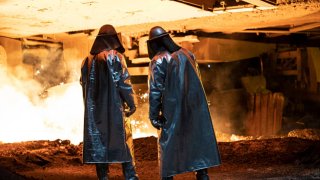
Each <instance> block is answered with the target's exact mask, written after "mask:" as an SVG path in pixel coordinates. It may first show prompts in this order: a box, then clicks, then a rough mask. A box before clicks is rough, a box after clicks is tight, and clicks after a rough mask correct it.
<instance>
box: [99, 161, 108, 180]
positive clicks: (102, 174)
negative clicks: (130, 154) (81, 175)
mask: <svg viewBox="0 0 320 180" xmlns="http://www.w3.org/2000/svg"><path fill="white" fill-rule="evenodd" d="M108 168H109V167H108V164H106V163H97V164H96V172H97V176H98V179H99V180H108V172H109V170H108Z"/></svg>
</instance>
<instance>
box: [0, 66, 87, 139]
mask: <svg viewBox="0 0 320 180" xmlns="http://www.w3.org/2000/svg"><path fill="white" fill-rule="evenodd" d="M26 66H27V65H23V66H17V67H15V68H12V69H5V68H3V67H2V68H0V98H1V101H0V107H1V109H0V120H1V125H0V141H1V142H19V141H29V140H41V139H43V140H55V139H69V140H71V142H72V143H79V142H81V141H82V133H83V101H82V92H81V86H80V84H79V82H74V83H68V84H64V83H60V84H59V85H57V86H52V87H49V88H48V86H47V87H46V88H45V87H44V84H43V81H39V78H34V76H33V75H32V74H31V75H30V71H28V70H27V68H26ZM40 75H41V73H40V74H39V76H40ZM51 76H52V77H53V78H55V77H56V76H54V75H52V74H50V75H48V76H47V78H49V77H51ZM46 81H47V82H50V78H49V79H46Z"/></svg>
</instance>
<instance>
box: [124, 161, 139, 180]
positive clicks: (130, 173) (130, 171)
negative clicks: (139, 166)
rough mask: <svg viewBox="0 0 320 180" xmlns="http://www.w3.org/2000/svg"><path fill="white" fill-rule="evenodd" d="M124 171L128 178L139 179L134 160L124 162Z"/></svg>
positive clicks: (129, 179) (128, 179)
mask: <svg viewBox="0 0 320 180" xmlns="http://www.w3.org/2000/svg"><path fill="white" fill-rule="evenodd" d="M122 172H123V175H124V177H125V179H126V180H139V178H138V175H137V173H136V170H135V167H134V165H133V163H132V161H131V162H124V163H122Z"/></svg>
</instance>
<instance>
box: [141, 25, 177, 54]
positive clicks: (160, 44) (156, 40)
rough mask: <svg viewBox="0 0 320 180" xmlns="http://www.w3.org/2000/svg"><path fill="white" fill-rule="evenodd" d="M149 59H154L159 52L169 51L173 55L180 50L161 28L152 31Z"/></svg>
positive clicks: (150, 34) (149, 42) (149, 41)
mask: <svg viewBox="0 0 320 180" xmlns="http://www.w3.org/2000/svg"><path fill="white" fill-rule="evenodd" d="M147 45H148V54H149V58H150V59H152V58H153V57H154V56H155V55H156V54H157V53H158V52H160V51H164V50H167V51H169V52H170V53H173V52H175V51H177V50H179V49H180V46H178V45H177V44H176V43H175V42H174V41H173V40H172V38H171V37H170V35H169V34H168V33H167V32H166V31H165V30H164V29H163V28H162V27H160V26H155V27H153V28H151V29H150V32H149V40H148V41H147Z"/></svg>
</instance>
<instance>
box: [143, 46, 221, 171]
mask: <svg viewBox="0 0 320 180" xmlns="http://www.w3.org/2000/svg"><path fill="white" fill-rule="evenodd" d="M149 90H150V94H149V101H150V111H149V117H150V119H156V118H157V117H158V116H159V114H161V113H162V115H163V116H164V117H165V119H166V122H165V124H164V126H163V128H162V129H161V132H160V137H159V146H160V147H159V149H160V151H159V155H160V175H161V176H162V177H168V176H173V175H176V174H180V173H184V172H190V171H196V170H199V169H204V168H208V167H211V166H217V165H219V164H220V163H221V161H220V155H219V151H218V147H217V142H216V137H215V133H214V129H213V125H212V121H211V116H210V112H209V109H208V104H207V100H206V95H205V92H204V89H203V86H202V83H201V80H200V73H199V69H198V65H197V63H196V60H195V58H194V56H193V54H192V53H190V52H189V51H187V50H186V49H183V48H181V49H180V50H178V51H176V52H174V53H172V54H169V53H168V52H160V53H158V54H157V55H156V56H155V57H153V58H152V61H151V62H150V75H149ZM160 112H161V113H160Z"/></svg>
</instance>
